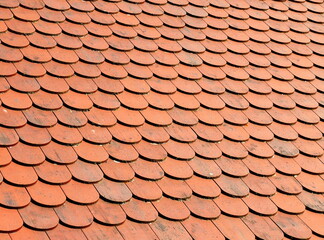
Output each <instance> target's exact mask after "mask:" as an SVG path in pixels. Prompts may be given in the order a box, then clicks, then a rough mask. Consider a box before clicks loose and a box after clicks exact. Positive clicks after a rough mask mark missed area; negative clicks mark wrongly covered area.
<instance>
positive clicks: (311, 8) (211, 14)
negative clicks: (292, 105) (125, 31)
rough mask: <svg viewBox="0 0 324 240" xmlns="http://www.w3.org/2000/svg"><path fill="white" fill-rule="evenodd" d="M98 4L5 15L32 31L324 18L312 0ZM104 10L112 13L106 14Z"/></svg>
mask: <svg viewBox="0 0 324 240" xmlns="http://www.w3.org/2000/svg"><path fill="white" fill-rule="evenodd" d="M88 4H89V3H88ZM95 5H96V6H95V7H94V6H92V5H91V4H89V7H90V8H91V9H90V8H88V9H83V10H81V11H80V9H75V8H74V9H73V8H72V9H65V10H64V9H58V10H56V11H55V10H52V7H49V6H48V7H47V8H46V7H43V8H39V9H38V10H29V9H26V8H25V7H18V6H16V8H13V9H11V10H9V9H8V10H7V9H6V8H2V9H3V10H2V12H3V13H2V19H3V20H7V21H9V20H10V19H12V18H13V17H15V18H16V19H18V20H19V21H20V20H23V21H26V24H25V25H26V26H28V27H29V29H22V28H19V27H17V26H16V25H17V24H14V23H8V25H9V26H8V27H11V28H12V29H14V30H17V32H21V31H28V32H27V33H30V31H31V30H32V29H34V27H35V28H36V29H38V28H40V29H41V30H43V31H46V30H45V29H44V25H45V26H46V25H48V26H52V28H55V25H54V24H47V22H49V23H61V22H64V21H65V20H67V21H69V22H72V23H75V24H89V23H91V21H92V22H94V23H100V24H103V25H112V24H114V23H116V22H117V23H119V24H122V25H125V26H134V27H136V26H138V25H139V24H142V25H146V26H149V27H160V26H162V25H166V26H171V27H174V28H181V27H184V26H185V25H187V26H189V27H192V28H197V29H204V28H206V27H207V26H209V27H215V26H219V25H220V26H222V27H223V28H228V27H229V26H231V27H232V28H235V29H239V30H246V29H248V28H249V27H251V28H256V29H258V30H260V31H267V30H269V29H270V28H272V29H274V30H276V31H279V32H284V29H286V28H283V27H282V26H278V22H277V21H281V22H286V23H288V20H290V21H291V22H292V23H293V24H292V26H290V27H292V29H294V22H296V23H302V24H301V25H302V26H303V27H302V29H305V28H306V29H307V27H306V26H310V28H315V29H316V30H315V31H316V32H317V31H319V30H318V28H316V27H314V26H316V24H318V23H319V24H321V23H322V22H323V19H322V18H320V17H319V16H318V15H319V14H321V13H323V12H324V8H323V7H322V6H321V5H319V4H311V3H307V4H304V5H306V6H304V5H303V4H296V3H295V4H292V3H290V7H292V8H293V9H290V10H288V7H287V6H285V5H284V4H282V6H283V8H285V9H283V8H282V9H275V8H273V6H275V4H272V6H271V7H270V8H269V7H268V6H267V9H256V8H249V7H247V8H245V9H239V8H227V9H220V8H218V7H214V6H212V5H210V6H207V7H205V8H202V7H201V6H193V5H187V6H175V5H172V4H165V5H162V6H157V5H154V4H150V3H148V2H146V3H144V4H131V3H127V2H125V1H124V2H121V3H118V4H114V3H105V2H99V3H96V4H95ZM79 6H80V5H79ZM95 9H96V10H95ZM87 10H88V11H87ZM284 10H286V11H284ZM94 13H96V14H94ZM105 13H109V16H108V17H107V15H105ZM40 19H42V20H40ZM222 19H226V20H228V21H227V23H224V21H222ZM238 20H241V21H238ZM37 21H39V23H37V24H33V25H34V27H33V25H32V24H29V23H28V22H37ZM307 21H308V22H307ZM265 22H267V24H265ZM304 24H305V25H306V26H305V25H304ZM224 25H225V26H224ZM289 25H290V24H289ZM53 26H54V27H53ZM298 29H300V27H299V28H298ZM34 30H35V29H34ZM308 31H309V29H308ZM55 32H56V31H55Z"/></svg>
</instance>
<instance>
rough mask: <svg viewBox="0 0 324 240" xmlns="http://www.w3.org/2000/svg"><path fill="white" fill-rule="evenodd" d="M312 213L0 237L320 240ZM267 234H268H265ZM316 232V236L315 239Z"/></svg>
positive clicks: (22, 232) (24, 231)
mask: <svg viewBox="0 0 324 240" xmlns="http://www.w3.org/2000/svg"><path fill="white" fill-rule="evenodd" d="M317 217H318V215H315V214H313V213H312V212H306V213H304V214H303V215H300V216H299V217H296V216H290V215H287V214H284V213H279V214H277V215H276V216H274V217H272V218H269V217H262V216H258V215H254V214H253V213H250V214H249V215H248V216H246V217H244V218H243V219H239V218H233V217H228V216H226V215H220V217H219V218H218V219H215V220H213V221H207V220H202V219H199V218H196V217H194V216H191V217H189V218H188V219H186V220H185V221H183V222H173V221H169V220H167V219H164V218H161V217H159V218H157V220H156V221H155V222H154V223H152V224H141V223H137V222H133V221H131V220H126V221H125V222H124V223H123V224H122V225H119V226H117V227H113V226H103V225H100V224H98V223H96V222H93V223H92V224H91V225H90V226H89V227H86V228H83V229H77V228H68V227H66V226H64V225H62V224H58V225H57V226H56V227H55V228H54V229H52V230H48V231H46V232H39V231H34V230H31V229H30V228H28V227H22V228H20V230H19V231H17V232H14V233H10V234H6V233H0V238H1V239H3V240H18V239H19V240H21V239H39V240H49V239H53V240H86V239H88V240H94V239H97V240H110V239H111V240H112V239H114V240H115V239H116V240H122V239H124V240H135V239H138V238H140V239H143V240H157V239H160V240H172V239H181V240H191V239H197V240H209V239H210V240H212V239H213V240H214V239H217V240H224V239H225V238H226V239H239V240H241V239H242V240H243V239H244V240H253V239H255V238H258V239H266V240H283V239H285V240H286V239H288V238H286V237H284V235H285V236H287V237H289V238H294V239H309V238H310V237H311V240H318V239H321V238H320V236H321V235H323V232H322V231H321V229H320V228H321V227H322V226H321V225H320V222H321V220H322V219H318V218H317ZM264 230H265V231H266V232H264ZM312 231H313V232H314V233H316V234H318V236H316V235H312Z"/></svg>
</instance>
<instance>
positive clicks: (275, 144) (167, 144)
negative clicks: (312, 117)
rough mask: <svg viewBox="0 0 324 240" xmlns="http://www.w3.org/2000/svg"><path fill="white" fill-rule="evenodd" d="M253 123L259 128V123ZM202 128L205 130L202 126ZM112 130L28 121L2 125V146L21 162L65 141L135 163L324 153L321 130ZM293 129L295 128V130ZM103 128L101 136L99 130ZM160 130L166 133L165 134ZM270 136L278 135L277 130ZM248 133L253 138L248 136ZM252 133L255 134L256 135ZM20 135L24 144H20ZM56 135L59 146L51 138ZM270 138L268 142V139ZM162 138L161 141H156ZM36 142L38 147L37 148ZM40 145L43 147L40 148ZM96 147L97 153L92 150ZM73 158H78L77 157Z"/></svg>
mask: <svg viewBox="0 0 324 240" xmlns="http://www.w3.org/2000/svg"><path fill="white" fill-rule="evenodd" d="M205 126H206V125H205ZM249 126H252V127H253V125H249ZM270 126H271V125H270ZM199 127H201V128H200V129H199ZM274 127H275V124H274ZM108 129H109V131H110V132H112V135H113V137H114V138H115V140H112V136H111V134H110V133H109V131H108V130H107V129H106V128H99V127H96V126H93V125H90V124H88V125H86V126H85V127H82V128H71V127H67V126H64V125H61V124H56V125H55V126H54V127H52V128H47V129H46V128H37V127H33V126H31V125H25V126H24V127H22V128H19V129H16V130H14V129H9V128H3V127H1V139H0V144H1V146H8V147H9V149H8V150H9V152H10V153H11V154H12V155H13V156H14V158H15V159H16V160H17V161H19V162H21V163H23V164H29V165H33V164H39V163H41V162H43V161H44V160H45V155H47V153H46V149H50V148H51V147H53V148H57V149H59V150H60V149H62V148H63V146H62V145H73V148H72V147H70V155H71V156H74V155H75V156H76V155H78V156H79V157H80V158H82V159H85V160H86V161H90V162H104V161H106V160H107V159H108V157H109V156H111V157H112V158H114V159H117V160H119V161H134V160H135V159H137V158H138V156H141V157H143V158H146V159H151V160H154V161H161V160H163V159H165V158H166V157H167V155H169V156H172V157H174V158H177V159H182V160H188V159H192V158H193V157H194V156H195V155H197V156H201V157H204V158H207V159H217V158H219V157H220V156H221V155H222V154H224V155H225V156H228V157H232V158H238V159H243V158H245V157H247V156H248V154H250V155H252V156H256V157H259V158H271V157H273V156H274V154H278V155H280V156H283V157H297V156H298V155H299V154H300V153H302V154H303V155H306V156H312V157H321V156H322V155H323V139H322V136H321V135H322V134H321V133H319V134H318V135H319V137H318V138H317V139H316V140H306V139H303V138H301V137H299V138H296V139H289V140H282V139H279V138H277V137H276V138H266V137H267V136H265V134H266V133H264V132H261V133H259V134H260V135H263V136H264V138H263V139H261V140H262V141H258V140H254V139H253V138H250V139H243V138H244V133H245V131H244V129H245V128H244V127H243V128H239V127H235V126H233V127H231V125H229V124H224V125H222V126H221V127H218V128H215V127H208V126H206V127H204V125H203V124H198V125H196V126H194V127H191V128H190V127H184V126H181V125H177V124H172V125H170V126H169V127H168V128H162V127H154V126H152V125H149V124H144V125H143V126H142V127H140V128H137V129H135V128H129V127H125V126H122V125H119V124H118V125H115V126H114V127H112V128H108ZM128 129H130V132H129V133H126V134H124V132H125V131H127V130H128ZM218 129H223V130H224V131H227V133H228V134H229V135H230V136H231V138H232V139H231V140H228V139H226V138H223V139H222V137H223V135H222V134H221V132H220V131H219V130H218ZM258 129H259V130H268V131H269V129H267V128H257V129H256V130H258ZM270 129H271V127H270ZM284 129H285V128H284ZM291 129H292V131H293V128H291ZM310 129H311V128H310ZM152 130H153V131H152ZM155 130H157V131H155ZM193 130H194V131H193ZM210 130H213V132H214V133H217V134H218V135H217V136H215V135H213V134H212V133H213V132H210ZM235 130H241V132H235ZM306 130H307V129H306ZM315 130H316V128H315ZM278 131H279V130H278ZM97 132H98V134H96V133H97ZM195 132H196V133H197V135H198V136H200V135H203V136H204V138H203V139H200V138H197V135H196V134H195ZM233 132H234V133H233ZM269 132H270V131H269ZM17 133H18V134H17ZM31 133H32V134H33V135H32V134H31ZM159 133H162V134H163V135H159ZM315 133H318V131H315ZM146 134H153V135H154V136H151V137H150V138H153V139H154V138H155V139H158V140H159V141H155V143H150V142H148V141H145V140H142V141H141V136H143V137H144V138H146V137H145V135H146ZM209 134H211V137H209ZM288 134H289V133H286V136H289V135H288ZM226 135H227V134H226ZM226 135H225V136H226ZM269 135H270V136H272V135H271V132H270V134H269ZM155 136H156V137H155ZM245 136H246V137H249V135H248V134H246V135H245ZM251 136H252V137H253V135H251ZM170 137H171V139H170ZM218 137H219V138H218ZM235 137H239V139H238V140H239V141H244V142H237V140H236V139H235ZM216 138H217V139H216ZM19 139H21V140H22V141H23V142H24V143H22V142H19ZM52 139H53V140H54V141H55V142H58V143H59V144H56V143H53V142H51V141H52ZM88 139H89V140H88ZM116 139H118V140H124V139H125V140H128V139H129V140H128V143H127V142H126V143H125V141H124V142H120V141H118V140H116ZM83 140H85V141H83ZM264 140H266V141H267V142H264ZM89 141H90V142H89ZM137 141H138V142H137ZM213 141H214V142H213ZM133 142H137V143H133ZM156 142H158V143H159V144H156ZM25 143H27V144H25ZM30 144H32V145H38V146H31V145H30ZM39 146H42V147H41V148H40V147H39ZM61 146H62V147H61ZM120 149H127V150H128V153H123V152H120V151H119V150H120ZM26 150H28V151H30V154H27V155H26V153H25V151H26ZM91 151H95V152H94V153H92V152H91ZM152 151H153V152H152ZM43 152H44V153H43ZM33 155H35V156H37V158H36V157H32V156H33ZM70 158H72V159H73V158H75V157H70ZM70 162H71V161H70Z"/></svg>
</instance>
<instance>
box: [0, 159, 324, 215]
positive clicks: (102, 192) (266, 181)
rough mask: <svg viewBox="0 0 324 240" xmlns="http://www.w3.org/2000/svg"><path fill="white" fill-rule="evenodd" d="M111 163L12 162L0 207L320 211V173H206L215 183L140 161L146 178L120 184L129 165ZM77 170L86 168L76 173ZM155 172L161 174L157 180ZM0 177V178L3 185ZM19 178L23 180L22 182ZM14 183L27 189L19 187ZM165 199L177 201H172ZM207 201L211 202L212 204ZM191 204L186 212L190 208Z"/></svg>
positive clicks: (128, 174)
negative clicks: (104, 204)
mask: <svg viewBox="0 0 324 240" xmlns="http://www.w3.org/2000/svg"><path fill="white" fill-rule="evenodd" d="M192 164H193V163H192ZM107 165H108V166H107ZM109 165H111V164H103V165H101V168H102V169H103V170H104V172H103V170H99V169H95V167H89V166H86V165H85V164H82V163H79V164H74V165H71V166H68V167H65V166H62V165H61V166H60V165H57V166H53V164H50V163H46V164H45V163H44V164H42V165H40V166H37V167H34V168H30V167H29V168H28V167H22V166H19V165H16V164H14V163H11V164H10V165H9V166H8V167H2V168H1V172H2V175H3V177H4V179H3V180H4V182H2V183H1V185H0V189H1V194H0V204H1V205H2V206H5V207H8V208H22V207H26V206H27V205H28V204H29V203H30V201H31V200H33V202H34V203H37V204H40V205H42V206H47V207H53V206H60V205H62V204H64V203H65V202H66V200H67V199H68V200H69V201H71V202H74V203H77V204H80V205H84V204H86V205H88V204H93V203H95V202H97V201H98V200H99V197H101V198H102V199H105V200H106V201H109V202H113V203H117V204H121V203H125V202H128V201H129V200H131V199H132V197H133V198H135V199H140V200H142V201H145V202H150V201H153V202H155V201H158V200H160V201H162V200H163V199H166V200H163V202H165V203H166V205H165V206H167V205H169V204H168V202H169V203H174V204H170V206H169V208H170V209H169V210H170V211H169V210H166V211H164V213H165V214H164V216H165V217H168V218H171V219H175V220H177V219H178V220H179V219H181V217H176V216H177V215H180V216H183V215H185V216H186V213H188V211H185V212H183V211H180V210H177V211H176V209H177V208H180V209H185V207H184V206H185V205H183V204H180V203H177V201H176V200H181V201H186V202H187V201H188V202H189V203H194V205H195V206H196V205H197V206H198V205H201V206H202V205H203V204H204V203H206V205H209V206H211V209H213V208H215V206H214V205H215V203H216V204H217V205H218V208H220V209H221V210H222V211H223V212H224V213H226V214H229V215H231V216H235V217H242V216H244V215H246V214H247V213H248V212H249V210H248V208H247V207H249V208H250V209H251V210H252V211H254V212H257V213H258V214H261V215H273V214H275V213H276V212H277V211H278V208H279V209H280V210H282V211H284V212H288V213H290V214H299V213H302V212H304V210H305V206H306V208H308V209H310V210H312V211H315V212H323V211H324V209H323V201H324V198H323V195H322V194H323V192H324V184H323V178H322V177H321V175H313V174H309V173H306V172H301V173H299V175H296V176H295V177H293V176H288V175H283V174H280V173H276V174H275V175H274V176H271V177H261V176H257V175H254V174H252V173H250V174H249V175H247V176H245V177H240V178H238V177H237V176H235V177H233V176H229V175H227V174H226V172H223V174H222V175H218V176H217V175H216V176H215V175H212V174H217V173H215V172H208V176H209V177H210V176H212V177H214V178H213V179H211V178H204V177H201V176H197V175H193V176H191V177H189V178H188V179H185V180H182V179H183V178H184V177H187V176H185V174H186V173H185V172H181V171H178V172H176V173H174V172H175V170H173V174H174V175H175V174H177V175H178V176H180V177H181V178H178V179H176V178H170V177H167V176H164V177H163V174H168V172H165V173H163V170H162V169H161V168H160V172H158V170H159V169H158V167H159V166H155V168H154V167H153V166H152V165H150V164H148V163H147V164H146V163H143V162H142V161H139V162H138V163H134V164H132V165H131V166H132V167H133V168H135V171H136V174H137V172H139V174H141V175H144V177H149V178H150V179H148V178H146V179H144V178H141V176H140V175H138V176H137V177H135V178H134V176H133V179H131V180H130V181H129V182H121V181H125V180H129V179H127V178H130V177H132V176H131V173H132V169H131V168H130V167H129V166H128V168H126V167H127V165H125V164H121V163H120V164H119V166H118V167H125V168H126V169H125V170H124V169H123V171H117V170H116V169H107V167H109ZM80 166H82V167H88V168H87V169H86V168H83V169H82V171H77V170H78V169H80V168H78V167H80ZM139 166H140V167H142V166H144V167H147V170H152V169H153V171H155V172H151V173H147V172H146V173H143V171H144V170H143V169H140V170H138V168H139ZM136 167H137V169H136ZM144 167H143V168H144ZM200 167H201V166H200ZM196 168H199V167H196ZM13 170H14V171H15V172H13ZM23 170H25V171H23ZM96 170H97V172H96ZM167 170H168V169H167ZM185 170H186V169H185ZM212 170H213V169H212ZM236 170H240V169H236ZM140 171H142V172H140ZM171 171H172V170H171ZM232 171H233V170H232ZM169 172H170V171H169ZM205 172H206V170H205ZM237 173H238V171H237ZM72 174H73V177H74V179H78V180H81V181H83V180H84V181H86V182H87V183H84V182H83V183H82V182H79V181H76V180H73V179H71V177H72ZM103 174H107V175H108V174H109V175H108V177H110V176H112V178H110V179H107V178H103ZM158 174H160V176H157V175H158ZM187 174H188V173H187ZM2 175H1V176H0V177H1V179H0V180H1V181H2ZM161 175H162V176H161ZM157 177H160V179H158V180H156V179H154V181H152V178H157ZM38 178H39V180H41V181H39V180H38ZM23 180H25V182H23V183H22V181H23ZM116 180H117V181H116ZM90 182H94V183H90ZM53 184H54V185H53ZM17 185H18V186H19V185H24V186H25V187H23V186H20V187H17ZM221 192H222V193H223V194H221ZM224 194H226V195H224ZM162 196H165V197H162ZM196 196H199V197H196ZM169 198H171V199H176V200H174V201H171V200H170V199H169ZM204 199H205V200H204ZM206 199H209V200H206ZM211 199H214V203H213V201H212V200H211ZM170 201H171V202H170ZM140 203H141V202H140ZM140 203H139V204H140ZM189 203H188V204H189ZM142 206H143V209H142V210H144V208H145V207H144V206H145V205H142ZM190 206H191V205H190ZM190 206H189V208H191V207H190ZM234 206H235V207H234ZM187 207H188V206H187ZM163 208H164V207H163ZM218 208H217V209H218ZM142 210H141V211H142ZM171 210H172V211H171ZM162 211H163V210H161V211H160V213H161V214H163V213H162ZM194 212H195V214H196V215H198V216H200V217H202V218H208V216H211V218H213V217H212V216H214V217H215V214H211V213H210V212H203V211H202V212H200V211H194ZM214 212H215V211H214ZM216 212H219V210H217V211H216ZM208 214H211V215H208ZM172 216H174V217H172ZM216 216H217V215H216Z"/></svg>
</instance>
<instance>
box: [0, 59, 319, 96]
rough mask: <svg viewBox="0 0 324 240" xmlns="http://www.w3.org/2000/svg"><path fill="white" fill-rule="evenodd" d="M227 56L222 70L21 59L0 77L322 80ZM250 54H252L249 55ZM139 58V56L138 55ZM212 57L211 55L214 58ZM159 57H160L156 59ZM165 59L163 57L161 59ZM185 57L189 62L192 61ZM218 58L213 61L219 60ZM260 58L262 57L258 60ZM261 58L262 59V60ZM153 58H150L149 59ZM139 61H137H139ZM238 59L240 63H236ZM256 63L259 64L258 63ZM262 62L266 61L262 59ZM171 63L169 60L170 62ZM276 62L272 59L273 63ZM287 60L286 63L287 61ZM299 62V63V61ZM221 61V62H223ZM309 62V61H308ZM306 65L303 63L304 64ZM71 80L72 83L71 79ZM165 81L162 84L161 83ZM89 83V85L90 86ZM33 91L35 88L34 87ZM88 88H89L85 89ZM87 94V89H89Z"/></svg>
mask: <svg viewBox="0 0 324 240" xmlns="http://www.w3.org/2000/svg"><path fill="white" fill-rule="evenodd" d="M226 54H227V55H228V59H229V60H228V61H231V62H232V63H234V64H236V65H241V66H232V65H229V64H227V65H225V66H223V67H216V66H209V65H206V64H204V65H200V66H188V65H184V64H181V63H180V64H178V65H176V66H174V67H172V66H166V65H161V64H158V63H155V64H153V65H151V66H143V65H138V64H135V63H131V62H130V63H128V64H127V65H115V64H111V63H109V62H103V63H101V64H98V65H94V64H88V63H84V62H81V61H79V62H77V63H74V64H71V65H69V64H62V63H59V62H56V61H50V62H47V63H44V64H37V63H34V62H30V61H28V60H24V61H21V62H18V63H15V64H13V63H10V62H1V65H2V66H4V68H2V69H1V72H0V75H1V76H12V75H15V74H16V73H17V72H18V73H20V74H22V75H26V76H29V77H32V78H33V77H43V76H45V75H46V74H49V75H53V76H56V77H59V78H70V77H72V79H73V76H74V75H77V76H81V77H82V78H84V77H85V78H97V79H98V78H99V79H100V76H105V77H107V78H113V79H125V78H127V77H131V78H133V77H135V78H139V79H147V80H148V79H156V77H157V79H160V81H161V80H163V79H168V80H174V79H177V78H178V77H181V78H184V79H189V80H200V79H202V78H207V79H212V80H222V79H224V78H225V77H228V78H231V79H234V80H239V81H245V80H248V79H249V78H252V79H256V80H259V81H260V80H261V81H268V80H271V78H276V79H279V80H282V81H291V80H293V79H294V78H297V79H300V80H302V81H313V80H316V79H322V78H323V74H322V71H321V67H317V66H313V67H311V68H310V69H305V68H303V67H297V66H290V67H289V68H281V67H277V66H273V65H272V66H271V67H268V68H260V67H258V66H252V65H251V66H246V67H245V66H243V67H242V64H249V62H248V61H247V60H245V59H244V57H243V56H241V55H238V54H232V53H226ZM252 55H253V54H252ZM139 56H143V55H142V54H141V55H139ZM214 56H215V55H211V57H212V58H214ZM160 57H163V56H160ZM164 57H165V56H164ZM191 57H194V58H196V57H197V56H196V55H195V54H193V55H192V56H191ZM191 57H190V58H188V61H191V60H192V58H191ZM220 57H221V56H218V57H216V58H220ZM261 58H262V57H261ZM263 58H265V57H263ZM152 59H153V58H152ZM140 60H141V59H140ZM215 60H216V61H218V60H217V59H215ZM239 60H240V61H239ZM259 60H260V61H259ZM265 60H266V61H268V60H267V59H266V58H265ZM277 60H278V63H279V64H286V63H287V62H280V61H281V60H283V61H284V59H281V60H280V59H277ZM170 61H171V59H170ZM252 61H257V62H258V61H259V63H260V64H263V63H264V62H262V61H263V59H260V58H258V57H257V58H254V59H253V60H252ZM274 61H276V60H274ZM288 61H289V60H288ZM301 61H302V60H301ZM224 62H225V61H224ZM308 63H309V62H308ZM308 63H307V64H308ZM71 81H73V80H71ZM164 82H165V81H164ZM90 84H91V83H90ZM34 87H35V88H37V85H36V86H34ZM89 87H91V86H89ZM90 91H91V90H90Z"/></svg>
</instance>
